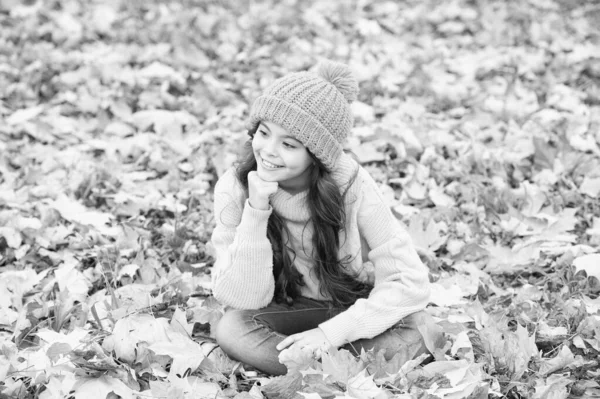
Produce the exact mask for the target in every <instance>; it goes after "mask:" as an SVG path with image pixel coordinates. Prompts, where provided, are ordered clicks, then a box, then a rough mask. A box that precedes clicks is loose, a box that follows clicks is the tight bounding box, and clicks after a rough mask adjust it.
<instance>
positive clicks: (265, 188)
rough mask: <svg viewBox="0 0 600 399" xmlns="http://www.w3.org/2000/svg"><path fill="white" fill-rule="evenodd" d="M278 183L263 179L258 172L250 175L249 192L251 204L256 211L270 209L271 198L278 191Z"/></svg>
mask: <svg viewBox="0 0 600 399" xmlns="http://www.w3.org/2000/svg"><path fill="white" fill-rule="evenodd" d="M278 187H279V185H278V184H277V182H269V181H265V180H263V179H261V178H260V177H259V176H258V174H257V173H256V171H252V172H250V173H248V192H249V199H250V204H251V206H252V207H253V208H256V209H263V210H266V209H269V197H270V196H271V195H273V194H275V192H276V191H277V188H278Z"/></svg>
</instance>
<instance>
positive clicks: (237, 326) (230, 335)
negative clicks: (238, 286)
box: [215, 309, 251, 351]
mask: <svg viewBox="0 0 600 399" xmlns="http://www.w3.org/2000/svg"><path fill="white" fill-rule="evenodd" d="M249 319H251V316H250V315H248V312H247V311H245V310H237V309H231V310H228V311H227V312H225V314H224V315H223V317H221V319H220V320H219V322H218V323H217V326H216V329H215V339H216V341H217V344H219V346H220V347H221V348H222V349H223V350H224V351H227V350H228V349H230V347H231V345H232V344H235V343H236V342H239V339H240V337H242V336H243V335H244V333H245V331H246V330H247V324H248V320H249Z"/></svg>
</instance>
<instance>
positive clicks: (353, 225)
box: [212, 154, 429, 346]
mask: <svg viewBox="0 0 600 399" xmlns="http://www.w3.org/2000/svg"><path fill="white" fill-rule="evenodd" d="M357 169H358V175H357V177H356V179H355V181H354V183H353V184H352V185H351V186H350V188H349V189H348V192H347V194H346V197H345V206H346V213H347V216H346V229H345V231H344V232H341V233H340V249H339V257H340V259H342V258H344V257H346V256H347V255H350V258H351V259H352V260H351V262H350V263H349V265H348V267H349V268H350V269H352V270H353V271H355V272H356V273H357V274H358V276H359V278H360V279H361V280H363V281H370V282H371V283H374V288H373V290H372V291H371V294H370V295H369V297H368V298H364V299H358V300H357V301H356V302H355V303H354V304H353V305H352V306H350V307H349V308H348V309H347V310H345V311H344V312H342V313H340V314H339V315H337V316H335V317H333V318H331V319H329V320H327V321H325V322H324V323H322V324H320V325H319V327H320V328H321V329H322V330H323V332H324V333H325V335H326V337H327V338H328V340H329V341H330V342H331V343H332V344H333V345H334V346H341V345H343V344H345V343H347V342H353V341H355V340H358V339H361V338H372V337H375V336H377V335H379V334H381V333H382V332H384V331H385V330H387V329H388V328H390V327H391V326H393V325H394V324H395V323H397V322H398V321H400V320H401V319H402V318H404V317H406V316H407V315H409V314H411V313H414V312H416V311H419V310H422V309H423V308H424V307H425V306H426V305H427V303H428V299H429V280H428V277H427V275H428V271H427V268H426V267H425V266H424V265H423V263H422V262H421V260H420V259H419V256H418V255H417V252H416V250H415V248H414V247H413V244H412V242H411V239H410V237H409V235H408V233H407V232H406V230H404V229H403V228H402V227H401V225H400V224H399V223H398V221H397V220H396V218H395V217H394V216H393V214H392V213H391V211H390V209H389V206H387V205H386V203H385V201H384V200H383V197H382V195H381V192H380V190H379V188H378V186H377V184H376V183H375V181H374V180H373V179H372V177H371V176H370V175H369V173H368V172H367V171H366V170H364V169H363V168H362V167H360V166H359V165H358V164H357V163H356V162H355V161H354V160H353V159H352V158H351V157H349V156H348V155H346V154H343V155H342V157H341V158H340V160H339V161H338V163H337V165H336V167H335V169H334V170H333V172H332V173H333V177H334V179H335V181H336V182H337V183H338V185H339V186H340V187H342V189H343V188H345V187H346V186H347V183H348V181H349V180H350V178H351V177H352V175H353V174H354V173H355V172H356V170H357ZM307 194H308V190H305V191H302V192H299V193H297V194H290V193H288V192H286V191H284V190H282V189H281V188H280V189H279V190H277V192H276V193H275V194H274V195H273V196H272V197H271V199H270V205H271V207H270V208H269V209H268V210H258V209H254V208H252V207H251V206H250V205H249V203H248V195H247V193H246V192H245V190H244V189H243V187H242V185H241V184H240V183H239V182H238V180H237V178H236V177H235V173H234V170H233V169H230V170H228V171H227V172H226V173H225V174H224V175H223V176H222V177H221V178H220V179H219V181H218V182H217V184H216V187H215V204H214V205H215V206H214V211H215V213H214V214H215V220H216V227H215V230H214V232H213V235H212V244H213V246H214V248H215V250H216V262H215V265H214V268H213V294H214V296H215V298H216V299H217V300H219V301H220V302H222V303H223V304H226V305H228V306H232V307H234V308H237V309H259V308H262V307H265V306H267V305H268V304H269V303H270V302H271V301H272V299H273V295H274V287H275V281H274V278H273V251H272V247H271V243H270V241H269V239H268V238H267V221H268V219H269V216H270V215H271V213H272V212H273V209H274V210H275V211H276V212H277V213H278V214H279V215H280V216H281V218H282V220H283V222H284V223H285V224H286V226H287V228H288V230H289V234H290V237H289V238H290V244H289V245H290V246H291V247H292V248H293V249H294V251H295V257H293V256H292V259H294V266H295V267H296V268H297V269H298V271H299V272H300V273H302V275H303V276H304V282H305V285H304V286H302V287H301V295H303V296H305V297H309V298H314V299H318V300H327V299H328V298H326V297H323V296H322V295H321V294H320V292H319V281H318V280H317V278H316V277H315V275H314V272H312V273H311V271H312V270H313V267H314V266H313V262H312V260H311V255H310V254H311V251H312V241H311V238H310V237H311V234H312V231H313V228H312V225H311V223H308V222H309V221H310V214H309V209H308V207H307V203H306V198H307Z"/></svg>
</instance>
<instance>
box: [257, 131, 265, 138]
mask: <svg viewBox="0 0 600 399" xmlns="http://www.w3.org/2000/svg"><path fill="white" fill-rule="evenodd" d="M258 134H260V135H261V136H263V137H267V132H265V131H264V130H259V131H258Z"/></svg>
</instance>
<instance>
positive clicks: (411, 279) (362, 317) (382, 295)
mask: <svg viewBox="0 0 600 399" xmlns="http://www.w3.org/2000/svg"><path fill="white" fill-rule="evenodd" d="M357 182H360V183H361V185H362V187H359V190H358V192H360V193H361V195H362V198H361V202H360V204H358V205H357V206H358V207H359V208H358V213H357V223H358V228H359V233H360V235H361V236H362V237H363V238H364V239H365V240H366V242H367V244H368V246H369V248H370V251H369V253H368V258H369V260H370V261H371V262H372V263H373V266H374V270H375V284H374V288H373V290H372V291H371V294H370V295H369V297H368V298H364V299H358V300H357V301H356V302H355V303H354V304H353V305H352V306H350V307H349V308H348V309H347V310H346V311H344V312H342V313H340V314H339V315H337V316H335V317H333V318H331V319H329V320H327V321H325V322H324V323H321V324H320V325H319V327H320V328H321V329H322V330H323V332H324V333H325V335H326V336H327V338H328V339H329V341H330V342H331V343H332V344H333V345H334V346H336V347H337V346H342V345H344V344H346V343H348V342H353V341H356V340H358V339H362V338H373V337H375V336H377V335H379V334H381V333H382V332H384V331H385V330H387V329H388V328H390V327H392V326H393V325H394V324H396V323H397V322H399V321H400V320H401V319H403V318H404V317H406V316H408V315H409V314H411V313H414V312H417V311H419V310H422V309H424V308H425V306H427V303H428V301H429V295H430V287H429V279H428V270H427V267H426V266H425V265H424V264H423V263H422V262H421V260H420V258H419V256H418V254H417V252H416V250H415V248H414V245H413V244H412V241H411V238H410V236H409V235H408V232H407V231H406V230H405V229H404V228H403V227H402V226H401V225H400V223H399V222H398V220H396V218H395V217H394V215H393V214H392V212H391V211H390V208H389V206H388V205H387V204H386V203H385V201H384V199H383V196H382V194H381V191H380V190H379V187H378V186H377V184H376V183H375V181H374V180H373V179H372V178H371V176H370V175H369V174H368V172H366V171H365V170H364V169H362V168H361V169H360V171H359V174H358V176H357Z"/></svg>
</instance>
